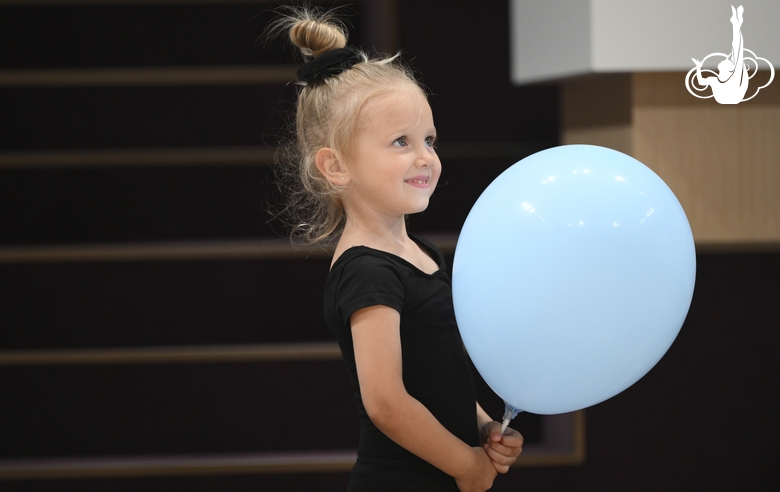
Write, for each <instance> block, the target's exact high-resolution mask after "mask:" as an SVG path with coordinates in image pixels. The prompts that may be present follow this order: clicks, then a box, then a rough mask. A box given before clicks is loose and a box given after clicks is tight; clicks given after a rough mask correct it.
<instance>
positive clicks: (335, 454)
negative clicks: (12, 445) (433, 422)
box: [0, 450, 357, 480]
mask: <svg viewBox="0 0 780 492" xmlns="http://www.w3.org/2000/svg"><path fill="white" fill-rule="evenodd" d="M356 459H357V453H356V451H354V450H343V451H304V452H286V453H285V452H280V453H252V454H219V455H160V456H126V457H108V456H101V457H91V458H90V457H85V458H77V459H72V458H71V459H63V458H60V459H52V458H49V459H37V460H6V461H0V479H4V480H14V479H15V480H19V479H43V478H47V479H56V478H85V477H90V478H106V477H154V476H161V475H162V476H166V477H172V476H181V475H186V476H199V475H235V474H259V473H301V472H308V473H311V472H322V471H328V472H333V471H341V472H348V471H349V470H351V469H352V465H354V463H355V460H356Z"/></svg>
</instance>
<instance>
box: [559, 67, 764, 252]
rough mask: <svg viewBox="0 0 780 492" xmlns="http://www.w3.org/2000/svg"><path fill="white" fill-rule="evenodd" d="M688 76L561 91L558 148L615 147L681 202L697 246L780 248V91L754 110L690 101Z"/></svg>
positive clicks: (571, 85)
mask: <svg viewBox="0 0 780 492" xmlns="http://www.w3.org/2000/svg"><path fill="white" fill-rule="evenodd" d="M767 76H768V74H762V73H759V74H758V75H757V76H756V80H757V81H758V80H759V78H760V77H764V80H766V77H767ZM684 77H685V73H683V72H680V73H677V72H671V73H635V74H614V75H593V76H588V77H584V78H580V79H577V80H570V81H566V82H563V83H562V86H561V129H562V130H561V143H563V144H571V143H590V144H594V145H603V146H605V147H610V148H614V149H616V150H620V151H622V152H625V153H627V154H630V155H632V156H633V157H635V158H637V159H638V160H640V161H641V162H643V163H644V164H645V165H647V166H648V167H650V168H651V169H653V170H654V171H655V172H656V173H658V175H659V176H660V177H661V178H662V179H663V180H664V181H665V182H666V183H667V184H668V185H669V187H670V188H671V189H672V191H673V192H674V193H675V195H676V196H677V198H678V199H679V200H680V203H681V204H682V206H683V208H684V209H685V212H686V214H687V215H688V220H689V221H690V223H691V228H692V229H693V234H694V238H695V239H696V243H697V246H699V247H707V246H710V247H736V248H738V249H739V248H744V249H753V248H756V247H759V248H761V247H767V246H768V247H772V248H774V247H777V246H778V245H780V83H778V81H774V82H773V83H772V84H771V85H770V86H769V87H767V88H765V89H764V90H762V91H761V92H760V93H759V94H758V96H756V97H755V98H754V99H752V100H750V101H745V102H742V103H740V104H737V105H720V104H718V103H717V102H715V101H714V100H713V99H707V100H702V99H697V98H695V97H693V96H692V95H690V94H689V93H688V92H687V91H686V89H685V85H684Z"/></svg>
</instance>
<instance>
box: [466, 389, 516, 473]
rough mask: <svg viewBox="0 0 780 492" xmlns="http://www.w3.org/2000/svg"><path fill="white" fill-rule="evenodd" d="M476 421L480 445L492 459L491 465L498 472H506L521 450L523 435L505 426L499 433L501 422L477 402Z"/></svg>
mask: <svg viewBox="0 0 780 492" xmlns="http://www.w3.org/2000/svg"><path fill="white" fill-rule="evenodd" d="M477 423H478V425H479V438H480V441H481V442H482V447H483V448H484V449H485V452H486V453H487V454H488V456H489V457H490V459H491V460H492V461H493V466H494V467H495V468H496V471H497V472H499V473H506V472H508V471H509V467H510V466H512V464H513V463H514V462H515V461H516V460H517V457H518V456H519V455H520V453H522V452H523V436H522V435H520V433H519V432H517V431H516V430H514V429H512V428H511V427H507V428H506V430H505V431H504V434H503V435H502V434H501V422H496V421H494V420H493V419H491V418H490V416H489V415H488V414H487V412H485V410H483V409H482V407H481V406H480V404H479V403H477Z"/></svg>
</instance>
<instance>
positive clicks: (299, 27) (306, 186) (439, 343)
mask: <svg viewBox="0 0 780 492" xmlns="http://www.w3.org/2000/svg"><path fill="white" fill-rule="evenodd" d="M276 28H277V30H279V29H280V28H283V29H284V30H286V31H288V33H289V37H290V39H291V41H292V42H293V43H294V44H295V46H297V47H298V48H299V49H300V50H301V52H302V53H303V54H304V56H305V57H306V58H307V59H308V60H309V61H308V62H306V64H305V65H304V66H303V67H302V68H301V69H300V70H299V71H298V76H299V79H300V83H301V86H302V88H301V89H300V92H299V95H298V102H297V114H296V131H295V133H296V141H295V144H294V146H293V147H294V149H292V150H293V151H294V154H295V159H294V160H293V161H292V162H294V163H295V165H296V166H297V169H296V174H297V176H298V179H299V180H300V184H301V185H302V186H301V190H300V191H299V192H298V193H297V194H293V196H292V207H293V208H294V209H295V210H297V211H298V212H300V211H301V210H303V211H304V212H305V213H308V215H309V216H308V217H307V218H306V220H300V221H299V222H298V226H297V227H296V229H295V234H297V235H298V236H299V237H301V238H303V239H304V240H306V241H308V242H310V243H316V242H319V241H323V240H326V239H329V238H336V237H337V238H338V243H337V245H336V249H335V252H334V255H333V262H332V264H331V270H330V274H329V275H328V279H327V283H326V287H325V318H326V322H327V324H328V326H329V327H330V329H331V330H332V331H333V333H334V335H335V336H336V339H337V340H338V343H339V346H340V347H341V351H342V355H343V358H344V361H345V362H346V364H347V367H348V369H349V372H350V375H351V382H352V385H353V387H354V388H355V393H356V398H357V402H358V411H359V415H360V420H361V430H360V444H359V447H358V458H357V462H356V464H355V466H354V468H353V470H352V475H351V479H350V485H349V490H354V491H371V492H376V491H384V490H387V491H425V492H431V491H457V490H461V491H464V492H465V491H483V490H487V489H489V488H490V487H491V486H492V484H493V479H494V478H495V476H496V473H497V472H502V473H504V472H506V471H507V470H508V468H509V466H510V465H511V464H512V463H513V462H514V461H515V459H516V458H517V456H518V455H519V454H520V451H521V449H522V443H523V438H522V436H521V435H520V434H519V433H518V432H517V431H515V430H513V429H507V430H506V432H505V433H504V434H503V435H502V434H501V431H500V423H498V422H494V421H493V420H492V419H491V418H490V417H488V415H487V414H486V413H485V412H484V410H482V408H481V407H480V406H479V404H478V403H477V402H476V398H475V394H474V387H473V381H472V376H471V371H470V366H469V362H468V358H467V355H466V353H465V352H464V349H463V346H462V343H461V340H460V336H459V334H458V329H457V326H456V324H455V315H454V311H453V306H452V294H451V284H450V279H449V277H448V275H447V273H446V270H445V264H444V258H443V256H442V253H441V252H440V251H439V250H438V249H437V248H436V246H434V245H433V244H431V243H430V242H428V241H426V240H424V239H422V238H418V237H415V236H413V235H411V234H408V233H407V230H406V223H405V215H406V214H413V213H417V212H422V211H423V210H425V209H426V207H427V206H428V200H429V198H430V196H431V194H432V193H433V190H434V189H435V187H436V183H437V181H438V179H439V175H440V173H441V163H440V162H439V158H438V157H437V155H436V150H435V148H434V143H435V141H436V128H435V126H434V124H433V116H432V113H431V108H430V106H429V105H428V102H427V98H426V95H425V93H424V92H423V90H422V89H421V88H420V86H419V85H418V83H417V82H416V81H415V79H414V77H413V76H412V75H411V74H410V72H409V71H408V70H407V69H405V68H404V67H402V66H400V65H399V64H398V63H397V61H396V57H392V58H381V59H369V58H368V56H367V55H366V54H365V53H363V52H362V51H359V50H357V49H354V48H351V47H346V35H345V31H344V29H343V28H342V27H341V26H340V25H339V24H338V23H336V22H335V21H334V20H333V19H332V18H330V17H329V16H327V15H323V14H318V13H312V12H309V11H299V12H296V13H295V14H293V15H291V16H289V17H286V18H285V19H283V20H282V21H281V22H280V23H278V24H277V26H276Z"/></svg>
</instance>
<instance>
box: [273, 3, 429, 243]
mask: <svg viewBox="0 0 780 492" xmlns="http://www.w3.org/2000/svg"><path fill="white" fill-rule="evenodd" d="M269 32H270V33H271V34H279V33H281V32H287V33H288V35H289V39H290V41H291V42H292V43H293V44H294V45H295V46H296V47H297V48H298V49H299V50H300V52H301V54H302V55H303V56H304V58H305V59H306V58H308V59H310V58H317V57H318V56H320V55H322V54H323V53H326V52H328V51H330V50H333V49H338V48H344V47H345V46H346V45H347V33H346V29H345V28H344V26H343V24H341V23H340V22H339V21H338V20H336V19H335V18H334V17H333V15H332V14H331V13H328V12H323V11H321V10H314V9H307V8H290V9H287V13H286V15H284V16H283V17H282V18H280V19H279V20H278V21H277V22H275V23H274V25H273V26H272V27H271V29H270V31H269ZM360 54H361V56H362V61H360V62H358V63H357V64H355V65H353V66H352V67H351V68H349V69H347V70H345V71H343V72H342V73H340V74H338V75H335V76H331V77H327V78H325V79H324V80H322V81H321V82H317V83H311V84H307V83H304V82H300V83H299V85H300V90H299V92H298V100H297V104H296V111H295V112H296V114H295V130H294V132H292V133H293V136H292V137H291V138H290V139H289V140H288V142H287V144H285V145H284V146H283V147H282V149H281V150H282V153H281V155H280V159H277V166H276V177H277V184H278V185H279V186H280V189H281V191H282V192H283V193H284V194H285V195H286V204H285V206H284V209H283V210H282V213H281V216H282V217H284V218H285V219H286V222H287V223H288V225H289V226H290V227H291V238H292V239H293V240H294V241H299V242H303V243H306V244H317V243H321V242H323V241H327V240H328V239H332V238H335V237H338V236H339V235H340V234H341V231H342V230H343V227H344V223H345V220H346V217H345V215H344V207H343V205H342V202H341V198H340V195H341V193H342V191H343V187H339V186H335V185H333V184H331V182H330V181H328V180H327V179H326V178H325V176H323V175H322V173H321V172H320V171H319V169H317V166H316V164H315V157H316V155H317V151H318V150H320V149H322V148H324V147H328V148H331V149H333V150H335V151H336V152H337V154H338V155H339V156H341V158H342V159H345V158H348V157H349V156H350V151H351V149H352V146H353V143H354V139H355V136H356V134H357V133H358V124H359V118H360V115H361V110H362V108H363V107H364V106H365V105H366V103H367V102H368V101H369V100H370V99H372V98H374V97H376V96H379V95H382V94H385V93H387V92H389V91H391V90H394V89H397V88H398V87H399V86H401V87H403V86H404V84H412V85H413V87H414V88H416V90H419V91H420V93H421V94H422V95H423V96H425V92H424V91H423V89H422V87H421V86H420V84H419V83H418V82H417V81H416V80H415V77H414V75H413V74H412V73H411V71H410V70H409V69H408V68H406V67H405V66H403V65H401V64H400V63H399V62H398V55H395V56H391V57H378V58H374V59H371V58H370V57H369V56H368V55H367V54H366V53H365V52H363V51H361V52H360ZM406 87H409V86H408V85H406Z"/></svg>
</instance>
